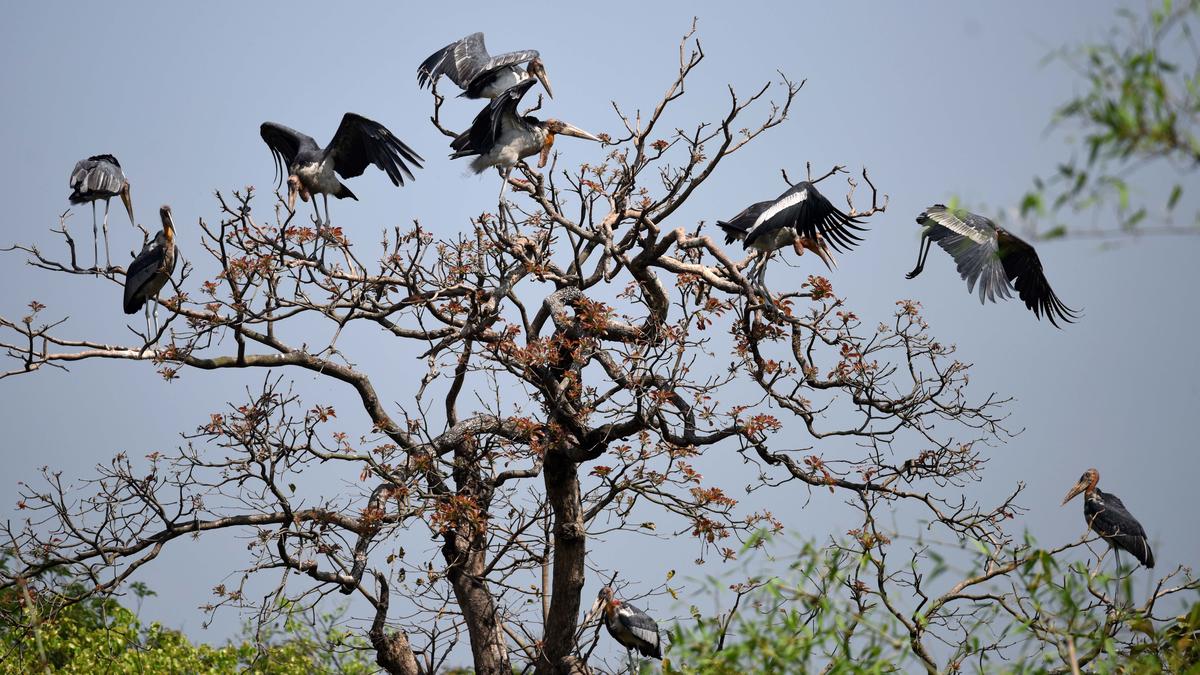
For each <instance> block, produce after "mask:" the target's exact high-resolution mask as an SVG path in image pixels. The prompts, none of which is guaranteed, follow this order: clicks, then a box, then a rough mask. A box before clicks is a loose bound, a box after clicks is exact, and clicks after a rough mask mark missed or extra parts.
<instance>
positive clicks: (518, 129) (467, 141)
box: [450, 80, 601, 196]
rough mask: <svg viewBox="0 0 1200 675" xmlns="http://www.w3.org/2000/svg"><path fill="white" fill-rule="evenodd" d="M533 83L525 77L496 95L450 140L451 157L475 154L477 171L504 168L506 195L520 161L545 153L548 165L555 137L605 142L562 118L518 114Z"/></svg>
mask: <svg viewBox="0 0 1200 675" xmlns="http://www.w3.org/2000/svg"><path fill="white" fill-rule="evenodd" d="M533 84H534V80H525V81H524V82H521V83H519V84H517V85H515V86H513V87H510V88H509V89H508V90H506V91H505V92H504V93H503V94H500V95H499V96H497V97H495V98H493V99H492V101H491V102H490V103H488V105H487V107H486V108H484V109H483V110H482V111H481V112H480V113H479V114H478V115H476V116H475V121H474V122H472V123H471V127H470V128H469V129H467V130H466V131H464V132H462V133H461V134H459V135H458V137H457V138H455V139H454V140H453V141H452V142H451V143H450V147H451V148H452V149H453V150H454V153H453V154H452V155H450V158H451V159H458V158H460V157H472V156H474V157H475V159H474V160H472V161H471V170H472V171H474V172H475V173H480V172H481V171H483V170H484V169H486V168H488V167H489V166H494V167H496V168H497V169H499V170H500V172H501V174H502V175H503V176H504V182H503V184H502V185H501V186H500V195H501V196H503V195H504V188H505V186H507V185H508V176H509V174H510V173H512V168H513V167H514V166H516V165H517V162H519V161H521V160H522V159H523V158H525V157H529V156H530V155H535V154H538V153H541V158H540V160H539V161H538V166H539V167H543V166H545V165H546V160H547V158H548V157H549V156H550V149H551V147H553V145H554V138H555V136H557V135H564V136H574V137H576V138H584V139H587V140H589V141H598V142H601V139H600V138H599V137H597V136H593V135H592V134H589V133H588V132H586V131H584V130H583V129H580V128H578V127H574V126H572V125H570V124H567V123H566V122H563V121H561V120H556V119H548V120H545V121H542V120H539V119H538V118H536V117H533V116H532V115H526V116H521V115H520V114H518V113H517V105H518V104H519V103H520V102H521V98H522V97H524V96H525V92H527V91H529V89H530V88H531V87H533Z"/></svg>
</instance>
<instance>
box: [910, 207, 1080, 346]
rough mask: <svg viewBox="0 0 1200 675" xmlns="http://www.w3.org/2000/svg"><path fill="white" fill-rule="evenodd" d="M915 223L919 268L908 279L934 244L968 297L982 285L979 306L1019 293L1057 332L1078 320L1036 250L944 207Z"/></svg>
mask: <svg viewBox="0 0 1200 675" xmlns="http://www.w3.org/2000/svg"><path fill="white" fill-rule="evenodd" d="M917 223H919V224H920V225H921V226H922V229H921V245H920V246H919V247H918V249H917V266H916V268H914V269H913V271H911V272H909V273H908V275H907V278H908V279H912V278H913V277H915V276H917V275H918V274H920V273H921V270H922V269H924V268H925V259H926V258H927V257H928V256H929V245H930V244H931V243H932V242H935V241H936V242H937V243H938V246H941V247H942V250H944V251H945V252H946V253H949V254H950V257H952V258H954V262H955V263H956V264H957V265H958V273H959V274H960V275H962V278H963V279H966V280H967V292H968V293H970V292H973V291H974V290H975V284H976V283H978V284H979V302H981V303H982V302H984V301H986V300H991V301H993V302H995V301H996V299H997V298H1000V299H1007V298H1010V297H1012V293H1011V291H1010V289H1011V288H1015V289H1016V291H1017V295H1018V296H1019V297H1020V298H1021V300H1022V301H1024V303H1025V306H1026V307H1028V308H1029V309H1030V310H1031V311H1033V314H1034V316H1036V317H1038V318H1039V319H1040V318H1042V315H1043V314H1045V315H1046V318H1047V319H1049V320H1050V324H1051V325H1053V326H1054V327H1055V328H1059V327H1060V326H1059V325H1058V321H1060V320H1061V321H1065V322H1067V323H1074V322H1075V320H1076V319H1078V318H1079V314H1078V313H1077V312H1076V311H1075V310H1073V309H1071V308H1070V307H1067V306H1066V305H1064V304H1063V303H1062V301H1061V300H1059V299H1058V296H1057V295H1055V294H1054V290H1053V289H1052V288H1050V282H1048V281H1046V275H1045V273H1043V272H1042V261H1041V260H1040V259H1039V258H1038V254H1037V251H1035V250H1033V247H1032V246H1030V245H1029V244H1028V243H1027V242H1026V241H1024V240H1023V239H1021V238H1020V237H1018V236H1017V235H1015V234H1013V233H1011V232H1009V231H1008V230H1005V229H1004V228H1002V227H1000V226H998V225H996V224H995V223H993V222H992V221H991V220H989V219H987V218H985V217H983V216H980V215H976V214H974V213H971V212H969V211H964V210H962V209H951V208H947V207H946V206H945V205H943V204H934V205H933V206H931V207H929V208H927V209H925V210H924V211H923V212H921V215H919V216H917Z"/></svg>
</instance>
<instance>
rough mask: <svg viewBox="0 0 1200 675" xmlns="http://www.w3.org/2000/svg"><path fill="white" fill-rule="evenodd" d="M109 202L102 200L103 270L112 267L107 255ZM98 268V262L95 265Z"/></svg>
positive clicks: (110, 258) (110, 257)
mask: <svg viewBox="0 0 1200 675" xmlns="http://www.w3.org/2000/svg"><path fill="white" fill-rule="evenodd" d="M110 201H111V200H108V199H105V200H104V268H105V269H106V270H107V269H108V268H110V267H112V256H110V255H109V254H108V204H109V202H110ZM96 266H97V267H99V266H100V265H99V262H97V264H96Z"/></svg>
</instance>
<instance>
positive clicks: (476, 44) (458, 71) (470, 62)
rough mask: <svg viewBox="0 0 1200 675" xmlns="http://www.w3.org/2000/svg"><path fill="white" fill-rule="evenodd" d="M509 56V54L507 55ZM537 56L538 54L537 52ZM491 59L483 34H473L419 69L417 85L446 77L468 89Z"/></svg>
mask: <svg viewBox="0 0 1200 675" xmlns="http://www.w3.org/2000/svg"><path fill="white" fill-rule="evenodd" d="M505 56H507V54H506V55H505ZM535 56H536V52H535ZM489 60H491V57H490V56H489V55H488V52H487V47H485V46H484V45H483V33H471V34H470V35H468V36H467V37H465V38H463V39H461V40H459V41H458V42H451V43H450V44H448V45H446V46H445V47H442V48H441V49H439V50H437V51H436V52H434V53H433V54H431V55H430V56H429V58H427V59H425V61H424V62H423V63H421V65H420V66H418V67H417V85H418V86H420V87H425V86H426V85H431V84H432V83H434V82H436V81H437V79H438V78H439V77H441V76H442V75H445V76H446V77H448V78H450V79H451V80H453V81H454V84H457V85H458V86H459V87H461V88H463V89H466V87H467V83H469V82H470V81H471V79H472V78H474V77H475V76H476V75H478V74H479V72H480V70H481V69H482V68H483V67H484V64H486V63H487V62H488V61H489Z"/></svg>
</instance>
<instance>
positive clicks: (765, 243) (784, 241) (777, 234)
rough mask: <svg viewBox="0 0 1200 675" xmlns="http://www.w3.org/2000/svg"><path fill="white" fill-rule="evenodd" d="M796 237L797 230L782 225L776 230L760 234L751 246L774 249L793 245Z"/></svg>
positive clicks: (760, 248)
mask: <svg viewBox="0 0 1200 675" xmlns="http://www.w3.org/2000/svg"><path fill="white" fill-rule="evenodd" d="M795 238H796V231H795V230H793V229H792V228H790V227H781V228H779V229H777V230H775V231H774V232H767V233H764V234H761V235H759V236H758V238H757V239H755V240H754V243H753V244H751V248H754V249H757V250H759V251H763V252H764V253H765V252H766V251H774V250H777V249H781V248H784V247H785V246H791V245H792V242H793V241H794V240H795Z"/></svg>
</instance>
